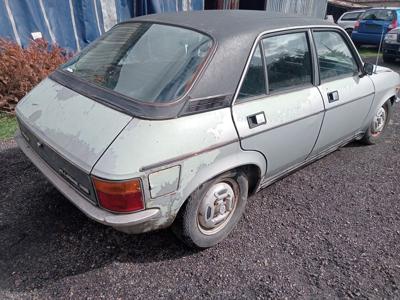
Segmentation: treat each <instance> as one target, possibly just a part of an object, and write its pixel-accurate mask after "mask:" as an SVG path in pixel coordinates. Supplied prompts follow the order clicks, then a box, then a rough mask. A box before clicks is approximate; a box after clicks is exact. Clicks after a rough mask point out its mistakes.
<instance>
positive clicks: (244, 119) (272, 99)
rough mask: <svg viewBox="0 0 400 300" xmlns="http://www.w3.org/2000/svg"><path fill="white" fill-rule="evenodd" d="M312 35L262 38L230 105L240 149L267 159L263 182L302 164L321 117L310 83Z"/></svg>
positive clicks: (320, 106) (319, 102) (299, 33)
mask: <svg viewBox="0 0 400 300" xmlns="http://www.w3.org/2000/svg"><path fill="white" fill-rule="evenodd" d="M310 37H311V33H310V32H309V31H307V30H303V31H296V32H284V33H278V34H274V35H269V36H267V37H265V38H264V39H263V40H262V41H261V42H260V43H259V44H258V45H257V47H256V48H255V50H254V53H253V55H252V58H251V60H250V62H249V65H248V68H247V72H246V74H245V76H244V78H243V79H242V82H241V85H240V88H239V92H238V94H237V98H236V101H235V103H234V105H233V107H232V113H233V119H234V122H235V125H236V128H237V131H238V134H239V137H240V141H241V145H242V148H243V149H244V150H256V151H259V152H261V153H263V154H264V156H265V157H266V159H267V164H268V167H267V176H266V177H267V178H269V179H271V178H273V177H274V176H278V175H279V174H280V173H282V172H284V171H285V170H288V169H290V168H291V167H293V166H295V165H297V164H300V163H302V162H303V161H304V160H305V158H306V157H307V156H308V155H309V154H310V152H311V150H312V148H313V146H314V144H315V142H316V140H317V137H318V132H319V130H320V127H321V123H322V119H323V111H324V106H323V101H322V98H321V95H320V93H319V91H318V88H316V87H315V86H314V85H313V82H314V76H313V74H314V72H313V70H314V68H313V62H312V60H313V55H312V51H313V50H312V48H311V47H310V44H311V39H310Z"/></svg>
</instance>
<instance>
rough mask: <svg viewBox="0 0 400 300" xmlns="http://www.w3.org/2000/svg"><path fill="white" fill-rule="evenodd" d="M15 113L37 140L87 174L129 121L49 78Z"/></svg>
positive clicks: (26, 98) (32, 92) (25, 98)
mask: <svg viewBox="0 0 400 300" xmlns="http://www.w3.org/2000/svg"><path fill="white" fill-rule="evenodd" d="M16 114H17V118H18V120H19V122H23V124H24V126H25V127H27V128H28V129H29V130H31V131H32V132H33V133H34V134H35V135H36V136H37V137H38V138H39V139H40V140H42V141H43V142H44V143H46V144H47V145H48V146H49V147H52V148H53V149H54V150H55V151H57V152H58V153H59V154H60V155H62V156H63V157H64V158H66V159H68V160H69V161H70V162H71V163H73V164H75V165H76V166H78V167H80V168H81V169H82V170H84V171H85V172H87V173H90V171H91V170H92V168H93V166H94V165H95V164H96V162H97V161H98V159H99V158H100V157H101V155H102V154H103V153H104V151H105V150H106V149H107V148H108V146H109V145H110V144H111V143H112V142H113V140H114V139H115V138H116V137H117V136H118V135H119V133H120V132H121V131H122V130H123V129H124V127H125V126H126V125H127V124H128V123H129V122H130V120H132V117H131V116H128V115H126V114H123V113H121V112H119V111H116V110H114V109H112V108H109V107H107V106H104V105H103V104H100V103H98V102H95V101H93V100H91V99H89V98H87V97H85V96H82V95H80V94H78V93H76V92H74V91H72V90H70V89H68V88H66V87H64V86H62V85H60V84H58V83H56V82H54V81H52V80H51V79H45V80H44V81H42V82H41V83H40V84H39V85H38V86H37V87H36V88H34V89H33V90H32V91H31V92H30V93H29V94H28V95H27V96H25V97H24V98H23V99H22V100H21V101H20V102H19V104H18V105H17V109H16Z"/></svg>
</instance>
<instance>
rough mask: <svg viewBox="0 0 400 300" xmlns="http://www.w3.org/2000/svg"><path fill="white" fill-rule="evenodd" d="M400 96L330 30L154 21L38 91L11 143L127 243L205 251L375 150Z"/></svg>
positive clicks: (114, 36) (284, 20)
mask: <svg viewBox="0 0 400 300" xmlns="http://www.w3.org/2000/svg"><path fill="white" fill-rule="evenodd" d="M399 84H400V76H399V75H398V74H397V73H395V72H393V71H391V70H390V69H387V68H383V67H376V69H374V66H373V65H370V64H364V63H363V62H362V60H361V58H360V56H359V54H358V53H357V50H356V49H355V47H354V45H353V44H352V42H351V40H350V38H349V37H348V35H347V34H346V32H345V31H344V30H343V29H341V28H340V27H338V26H336V25H333V24H331V23H328V22H326V21H322V20H321V21H319V20H316V19H304V18H298V17H285V16H281V15H276V14H267V13H266V12H251V11H204V12H190V13H173V14H161V15H150V16H144V17H139V18H136V19H133V20H131V21H128V22H125V23H121V24H119V25H116V26H115V27H114V28H113V29H112V30H110V31H109V32H107V33H106V34H105V35H103V36H102V37H101V38H100V39H98V40H97V41H96V42H94V43H93V44H92V45H90V46H89V47H87V49H85V50H84V51H82V52H81V53H80V54H79V55H77V56H76V57H75V58H73V59H72V60H71V61H69V62H68V63H66V64H65V65H63V66H62V67H61V68H60V69H59V70H57V71H56V72H54V73H53V74H52V75H51V76H50V77H49V78H47V79H45V80H44V81H43V82H41V83H40V84H39V85H38V86H37V87H36V88H35V89H34V90H32V91H31V92H30V93H29V94H28V95H27V96H26V97H25V98H24V99H23V100H22V101H21V102H20V103H19V104H18V106H17V117H18V121H19V128H20V131H19V133H18V134H17V136H16V140H17V141H18V144H19V146H20V148H21V149H22V150H23V151H24V152H25V154H26V155H27V156H28V158H29V159H30V160H31V161H32V162H33V163H34V164H35V165H36V166H37V167H38V169H40V170H41V171H42V172H43V174H44V175H45V176H46V177H47V178H48V179H49V181H50V182H52V183H53V184H54V186H55V187H56V188H57V189H58V190H59V191H60V192H61V193H63V194H64V195H65V197H66V198H68V199H69V200H70V201H71V202H72V203H73V204H75V205H76V206H77V207H78V208H79V209H80V210H81V211H82V212H83V213H85V214H86V215H87V216H88V217H89V218H91V219H93V220H95V221H97V222H100V223H102V224H105V225H109V226H112V227H113V228H115V229H117V230H120V231H123V232H126V233H141V232H146V231H151V230H156V229H160V228H165V227H168V226H170V225H172V227H173V230H174V232H175V233H176V234H177V235H178V236H179V237H180V238H181V239H182V240H183V241H184V242H186V243H187V244H188V245H190V246H194V247H199V248H206V247H210V246H213V245H215V244H217V243H218V242H220V241H222V240H223V239H224V238H226V237H227V235H228V234H229V233H230V232H231V231H232V229H233V228H234V227H235V225H236V224H237V223H238V221H239V219H240V217H241V215H242V214H243V212H244V210H245V206H246V201H247V199H248V197H249V196H251V195H253V194H254V193H256V192H257V191H259V190H260V189H262V188H264V187H266V186H268V185H269V184H271V183H273V182H274V181H276V180H277V179H279V178H281V177H283V176H285V175H287V174H288V173H290V172H292V171H294V170H296V169H298V168H300V167H302V166H304V165H305V164H308V163H310V162H313V161H315V160H317V159H319V158H321V157H323V156H324V155H326V154H328V153H330V152H332V151H334V150H336V149H338V148H339V147H341V146H343V145H345V144H346V143H348V142H350V141H352V140H361V141H363V142H365V143H367V144H374V143H376V142H377V141H378V140H379V139H380V138H381V135H382V132H383V131H384V130H385V128H386V126H387V125H388V122H389V118H390V115H391V112H392V106H393V105H394V103H395V102H396V101H397V100H398V97H399V91H398V87H399ZM360 176H362V174H360ZM366 180H367V179H366Z"/></svg>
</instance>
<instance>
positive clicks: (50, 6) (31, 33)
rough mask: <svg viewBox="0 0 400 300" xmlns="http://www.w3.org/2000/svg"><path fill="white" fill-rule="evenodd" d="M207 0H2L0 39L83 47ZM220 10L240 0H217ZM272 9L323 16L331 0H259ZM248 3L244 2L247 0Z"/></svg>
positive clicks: (196, 7) (69, 47) (229, 7)
mask: <svg viewBox="0 0 400 300" xmlns="http://www.w3.org/2000/svg"><path fill="white" fill-rule="evenodd" d="M204 1H205V0H0V37H2V38H6V39H10V40H14V41H16V42H17V43H18V44H20V45H22V46H26V45H28V44H29V42H30V41H31V40H32V39H35V38H37V37H43V38H45V39H46V40H47V41H50V42H52V43H57V44H58V45H60V46H61V47H63V48H66V49H70V50H78V51H79V50H81V49H82V48H84V47H85V46H86V45H87V44H89V43H90V42H92V41H93V40H95V39H96V38H97V37H98V36H100V35H101V34H102V33H104V32H105V31H107V30H109V29H110V28H111V27H112V26H113V25H114V24H116V23H117V22H121V21H124V20H127V19H129V18H132V17H135V16H140V15H146V14H152V13H159V12H166V11H187V10H202V9H204ZM215 1H216V3H217V4H218V6H217V7H218V8H223V9H235V8H239V6H240V1H247V0H240V1H239V0H215ZM259 1H260V4H265V3H266V5H265V6H264V5H263V6H262V7H266V9H267V10H268V11H277V12H283V13H290V14H301V15H305V16H314V17H319V18H324V17H325V13H326V7H327V0H266V1H267V2H265V0H259ZM243 3H244V2H242V4H243Z"/></svg>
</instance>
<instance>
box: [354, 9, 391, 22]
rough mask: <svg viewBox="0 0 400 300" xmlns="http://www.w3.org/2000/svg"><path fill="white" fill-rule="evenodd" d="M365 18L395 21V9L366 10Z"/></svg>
mask: <svg viewBox="0 0 400 300" xmlns="http://www.w3.org/2000/svg"><path fill="white" fill-rule="evenodd" d="M362 19H363V20H376V21H393V19H394V14H393V11H391V10H389V9H372V10H368V11H366V12H365V14H364V16H363V18H362Z"/></svg>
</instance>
